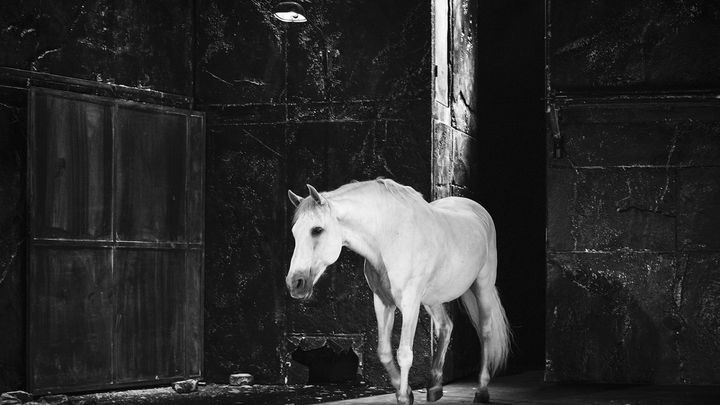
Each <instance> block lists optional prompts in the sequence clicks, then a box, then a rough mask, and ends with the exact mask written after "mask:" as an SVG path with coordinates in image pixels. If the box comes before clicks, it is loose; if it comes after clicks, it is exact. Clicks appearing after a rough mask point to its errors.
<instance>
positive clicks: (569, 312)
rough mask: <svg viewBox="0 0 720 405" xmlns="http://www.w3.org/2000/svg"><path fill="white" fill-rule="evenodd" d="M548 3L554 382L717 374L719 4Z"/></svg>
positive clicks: (682, 380) (718, 379)
mask: <svg viewBox="0 0 720 405" xmlns="http://www.w3.org/2000/svg"><path fill="white" fill-rule="evenodd" d="M546 5H547V16H548V17H547V18H548V19H547V30H548V35H547V43H546V44H547V63H548V70H547V82H546V85H547V90H548V93H547V95H548V110H547V112H548V134H547V138H546V139H547V148H546V150H547V207H548V211H547V273H548V274H547V309H546V310H547V315H546V331H547V332H546V337H547V338H546V350H547V368H546V374H545V378H546V380H547V381H595V382H613V383H672V384H720V238H719V237H718V233H717V229H718V228H720V102H718V99H717V94H718V89H720V42H719V41H718V40H717V39H718V38H720V5H719V4H718V3H717V2H715V1H709V0H694V1H669V2H656V1H638V2H622V1H611V2H587V1H586V2H573V1H566V0H548V1H547V2H546Z"/></svg>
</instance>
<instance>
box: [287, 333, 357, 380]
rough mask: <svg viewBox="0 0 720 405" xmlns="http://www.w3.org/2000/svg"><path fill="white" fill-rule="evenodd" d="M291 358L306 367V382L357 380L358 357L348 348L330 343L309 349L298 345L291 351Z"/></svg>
mask: <svg viewBox="0 0 720 405" xmlns="http://www.w3.org/2000/svg"><path fill="white" fill-rule="evenodd" d="M332 346H335V347H332ZM292 359H293V360H295V361H296V362H298V363H300V364H302V365H304V366H306V367H307V368H308V380H307V383H308V384H317V385H322V384H342V383H351V382H357V381H359V375H358V365H359V364H360V359H359V358H358V356H357V354H355V352H353V351H352V349H350V348H347V349H343V348H342V347H340V346H337V345H332V344H331V343H326V344H325V346H323V347H320V348H317V349H311V350H303V349H302V348H299V347H298V348H297V349H296V350H295V351H294V352H293V353H292Z"/></svg>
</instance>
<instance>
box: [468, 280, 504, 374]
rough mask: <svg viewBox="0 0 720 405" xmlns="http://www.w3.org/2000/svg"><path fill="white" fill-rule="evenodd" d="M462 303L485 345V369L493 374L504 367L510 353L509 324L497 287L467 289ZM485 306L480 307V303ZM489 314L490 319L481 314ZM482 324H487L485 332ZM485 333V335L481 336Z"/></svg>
mask: <svg viewBox="0 0 720 405" xmlns="http://www.w3.org/2000/svg"><path fill="white" fill-rule="evenodd" d="M478 293H479V294H489V295H490V296H489V297H482V299H481V297H478V296H477V295H476V294H478ZM461 301H462V303H463V304H464V305H463V306H464V307H465V310H466V311H467V313H468V315H469V316H470V320H471V321H472V323H473V326H475V330H476V331H477V334H478V337H479V338H480V342H481V344H483V345H486V346H487V347H484V348H483V350H487V356H488V357H487V364H486V366H487V369H488V372H490V374H495V372H497V371H498V370H500V369H501V368H503V367H505V364H506V363H507V358H508V355H509V354H510V341H511V339H512V333H511V331H510V325H508V320H507V316H506V315H505V309H503V306H502V304H501V303H500V296H499V295H498V291H497V288H496V287H495V286H492V288H488V289H484V290H482V291H477V290H474V289H470V290H468V291H467V292H466V293H465V294H463V296H462V300H461ZM483 303H484V305H485V306H486V307H484V308H481V305H483ZM488 313H489V314H490V319H483V314H488ZM483 325H485V326H487V327H488V329H486V330H487V334H485V333H484V332H483V329H484V327H483ZM483 335H485V336H483Z"/></svg>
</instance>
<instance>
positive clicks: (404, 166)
mask: <svg viewBox="0 0 720 405" xmlns="http://www.w3.org/2000/svg"><path fill="white" fill-rule="evenodd" d="M273 4H274V3H273V2H271V1H265V0H258V1H251V2H236V1H220V0H211V1H200V2H198V6H197V13H198V14H197V15H198V25H197V29H198V32H197V42H198V50H197V58H198V64H197V71H196V76H197V81H196V91H197V93H196V94H197V98H196V102H197V108H198V109H201V110H205V111H207V112H208V119H207V124H208V157H207V161H208V170H207V183H208V191H207V201H208V203H207V223H206V226H207V235H208V236H207V259H206V279H205V280H206V297H207V298H206V310H207V317H206V340H205V345H206V351H207V352H206V359H205V360H206V362H205V363H206V369H207V374H208V377H209V378H210V379H218V380H220V381H222V380H224V379H225V378H226V376H227V374H228V373H230V372H237V371H249V372H251V373H253V374H255V377H256V379H258V380H259V381H262V382H279V381H283V380H284V378H285V377H286V376H287V377H288V378H289V380H290V381H291V382H300V381H294V380H293V378H294V376H295V375H296V374H297V373H295V372H294V371H293V370H291V368H295V367H297V364H294V363H293V362H291V361H290V359H289V358H288V357H287V355H288V354H289V353H288V351H290V350H293V348H294V347H295V346H294V345H293V343H292V342H290V340H288V339H286V338H285V337H284V336H285V335H290V334H320V335H333V334H348V333H349V334H354V333H355V334H357V333H360V334H364V336H365V342H366V343H365V344H364V345H363V347H362V349H361V354H362V355H363V361H364V365H363V369H364V374H365V377H366V380H368V381H369V382H370V383H373V384H378V383H383V382H385V376H384V374H385V373H384V370H382V367H381V366H380V364H379V362H378V361H377V357H376V355H375V352H374V350H375V341H376V326H375V317H374V312H373V309H372V294H371V292H370V290H369V288H368V287H367V285H366V282H365V279H364V276H363V274H362V259H361V258H360V257H358V256H357V255H355V254H353V253H352V252H344V253H343V255H342V256H341V259H340V261H339V263H338V264H336V265H334V266H332V267H331V268H330V269H328V270H327V273H326V275H325V276H323V278H322V279H321V280H320V281H319V282H318V285H317V287H316V289H315V296H314V298H313V299H312V300H311V301H309V302H299V301H295V300H292V299H290V297H289V295H288V294H287V291H286V288H285V284H284V279H285V275H286V273H287V265H288V262H289V258H290V255H291V254H292V249H293V242H292V235H291V234H290V232H289V227H290V221H291V218H292V206H290V204H289V202H288V201H287V198H286V189H287V188H291V189H293V190H294V191H295V192H296V193H299V194H300V195H306V194H307V190H306V188H305V184H307V183H310V184H312V185H314V186H315V187H317V188H318V189H319V190H328V189H333V188H336V187H339V186H340V185H342V184H345V183H347V182H349V181H351V180H353V179H357V180H364V179H370V178H375V177H377V176H386V177H389V178H393V179H395V180H397V181H399V182H401V183H405V184H408V185H411V186H413V187H415V188H416V189H417V190H419V191H421V192H422V193H423V194H424V195H425V196H428V193H429V172H430V167H429V153H430V146H429V136H428V133H429V123H430V116H429V114H430V112H429V106H428V99H429V87H428V78H429V74H430V73H429V67H428V65H429V60H428V58H429V54H428V53H429V2H419V3H418V2H415V1H400V2H392V3H381V2H370V1H313V3H312V4H311V5H309V6H308V7H307V11H308V13H309V18H308V20H309V21H308V23H306V24H293V25H287V24H284V23H281V22H280V21H277V20H275V19H274V18H273V17H272V16H271V13H270V11H271V10H272V6H273ZM350 22H351V23H350ZM424 39H427V41H425V40H424ZM398 324H399V322H398ZM419 329H420V330H423V328H422V327H421V328H419ZM424 329H425V330H427V329H429V326H428V325H424ZM423 334H424V335H425V336H427V335H428V333H426V332H418V338H419V339H418V340H419V342H418V344H417V345H416V347H417V348H418V351H417V352H416V353H417V354H416V362H417V363H416V364H418V367H417V368H416V369H419V370H423V365H424V363H423V362H424V361H425V359H424V356H427V353H428V351H429V350H428V345H429V342H428V340H427V338H425V340H423V339H421V338H420V337H421V335H423ZM418 381H422V379H416V382H418Z"/></svg>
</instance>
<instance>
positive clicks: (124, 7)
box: [0, 0, 192, 391]
mask: <svg viewBox="0 0 720 405" xmlns="http://www.w3.org/2000/svg"><path fill="white" fill-rule="evenodd" d="M191 5H192V1H187V2H184V3H178V2H170V1H160V2H113V1H104V0H97V1H82V2H54V3H48V2H42V1H4V2H2V4H0V43H2V44H3V46H2V49H0V66H3V67H9V68H14V69H18V70H3V71H1V72H0V229H2V232H0V314H2V315H0V324H1V325H2V326H0V329H1V330H2V333H0V347H2V350H0V391H6V390H9V389H17V388H24V384H25V341H26V336H25V272H26V268H27V266H26V260H25V255H26V253H25V233H26V229H27V223H26V218H25V212H26V197H25V188H26V175H25V173H26V139H27V138H26V132H27V130H26V121H27V117H26V114H27V91H26V87H27V86H28V84H31V85H39V86H43V87H52V88H58V89H63V90H72V91H79V92H84V93H94V94H101V95H105V96H111V97H120V98H128V99H135V100H140V101H147V102H153V103H160V104H172V105H177V106H183V107H189V101H188V100H189V99H187V98H183V97H176V96H171V95H166V94H165V93H161V92H152V94H145V93H143V91H138V89H153V90H159V91H167V92H171V93H176V94H180V95H184V96H191V95H192V69H191V68H192V63H191V62H192V58H191V55H192V47H191V45H192V30H191V25H192V18H191V17H192V7H191ZM33 72H35V74H33ZM43 73H52V74H57V75H63V76H68V77H72V78H79V79H89V80H92V81H100V82H103V83H116V84H119V85H124V86H130V87H128V88H120V87H114V86H108V85H99V87H93V86H88V85H87V84H83V83H82V82H79V81H73V80H69V81H61V82H58V81H56V80H54V79H53V78H50V77H44V76H43V75H42V74H43ZM29 77H32V78H33V79H32V80H29V81H28V78H29Z"/></svg>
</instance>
